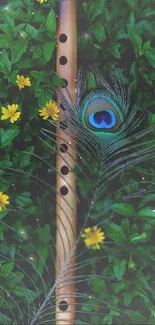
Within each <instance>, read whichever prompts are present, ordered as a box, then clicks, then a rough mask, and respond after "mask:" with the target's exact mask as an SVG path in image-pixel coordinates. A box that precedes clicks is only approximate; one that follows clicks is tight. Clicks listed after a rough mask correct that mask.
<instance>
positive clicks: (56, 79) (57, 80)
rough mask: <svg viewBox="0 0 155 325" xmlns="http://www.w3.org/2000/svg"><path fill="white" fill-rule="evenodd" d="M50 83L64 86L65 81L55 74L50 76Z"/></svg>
mask: <svg viewBox="0 0 155 325" xmlns="http://www.w3.org/2000/svg"><path fill="white" fill-rule="evenodd" d="M52 84H53V85H55V86H65V82H64V81H63V80H62V79H61V78H60V77H58V76H56V75H55V76H53V77H52Z"/></svg>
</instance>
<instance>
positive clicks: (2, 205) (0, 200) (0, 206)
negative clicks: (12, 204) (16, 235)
mask: <svg viewBox="0 0 155 325" xmlns="http://www.w3.org/2000/svg"><path fill="white" fill-rule="evenodd" d="M8 204H9V196H8V195H6V194H4V193H3V192H0V211H2V210H6V205H8Z"/></svg>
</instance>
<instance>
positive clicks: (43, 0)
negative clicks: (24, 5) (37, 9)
mask: <svg viewBox="0 0 155 325" xmlns="http://www.w3.org/2000/svg"><path fill="white" fill-rule="evenodd" d="M37 1H38V2H40V3H44V2H47V0H37Z"/></svg>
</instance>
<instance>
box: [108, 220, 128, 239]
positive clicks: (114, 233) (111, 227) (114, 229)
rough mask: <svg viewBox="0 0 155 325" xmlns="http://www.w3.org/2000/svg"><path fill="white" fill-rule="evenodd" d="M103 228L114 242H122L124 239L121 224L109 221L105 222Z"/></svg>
mask: <svg viewBox="0 0 155 325" xmlns="http://www.w3.org/2000/svg"><path fill="white" fill-rule="evenodd" d="M104 229H105V231H106V234H107V235H108V237H109V238H110V239H112V240H114V241H115V242H116V243H123V242H125V241H126V235H125V233H124V231H123V229H122V228H121V226H119V225H116V224H115V223H112V222H109V223H108V224H105V226H104Z"/></svg>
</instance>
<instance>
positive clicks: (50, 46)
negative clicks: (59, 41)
mask: <svg viewBox="0 0 155 325" xmlns="http://www.w3.org/2000/svg"><path fill="white" fill-rule="evenodd" d="M55 46H56V42H55V41H50V42H47V43H45V44H44V45H43V54H44V57H45V59H46V61H47V62H48V61H49V60H50V59H51V57H52V54H53V51H54V49H55Z"/></svg>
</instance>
